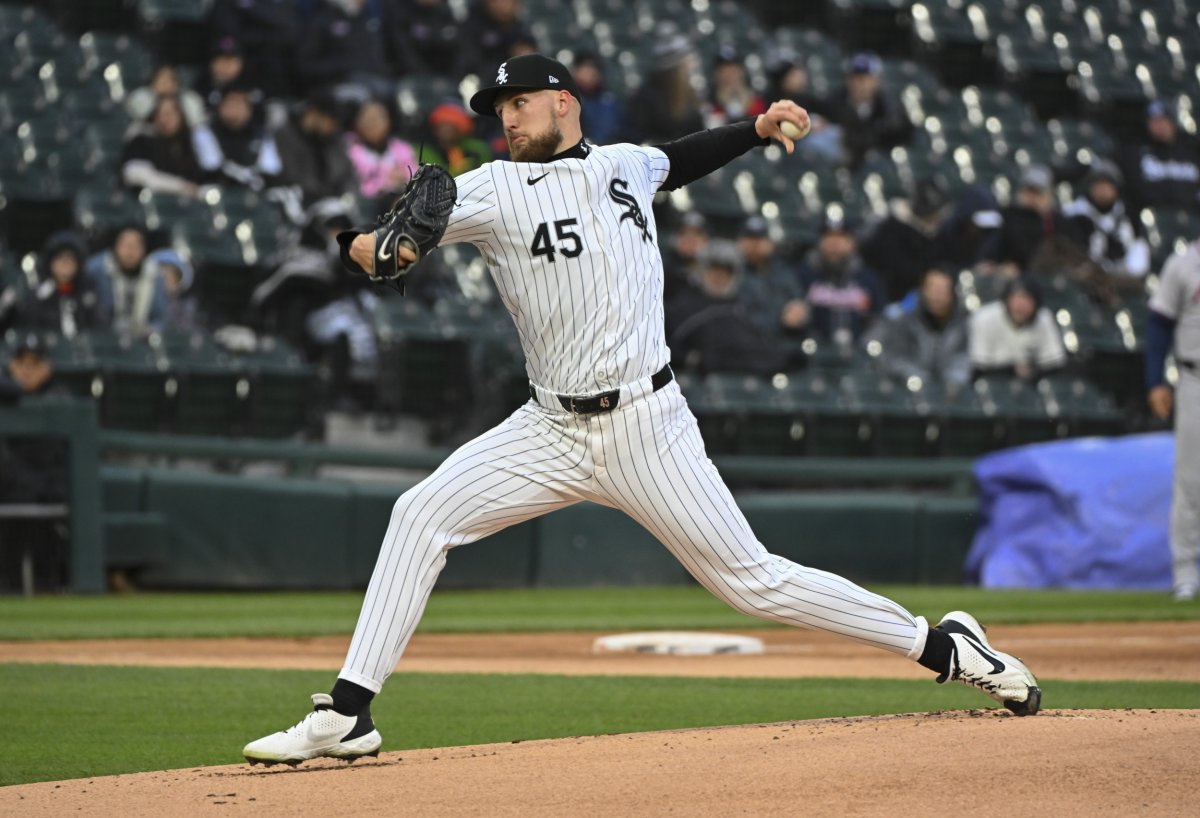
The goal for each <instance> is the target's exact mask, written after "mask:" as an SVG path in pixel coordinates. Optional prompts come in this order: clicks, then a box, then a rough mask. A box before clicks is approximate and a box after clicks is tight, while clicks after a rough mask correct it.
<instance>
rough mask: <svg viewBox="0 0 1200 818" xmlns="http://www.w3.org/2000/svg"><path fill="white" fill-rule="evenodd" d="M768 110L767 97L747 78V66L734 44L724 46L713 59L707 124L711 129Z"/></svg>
mask: <svg viewBox="0 0 1200 818" xmlns="http://www.w3.org/2000/svg"><path fill="white" fill-rule="evenodd" d="M766 110H767V104H766V103H765V102H763V98H762V97H761V96H759V95H758V94H756V93H755V92H754V89H753V88H751V87H750V82H749V80H747V79H746V66H745V65H743V64H742V58H741V57H740V56H739V55H738V53H737V51H736V50H734V48H733V47H732V46H722V47H721V48H720V49H719V50H718V51H717V56H716V59H715V60H714V61H713V72H712V82H711V84H710V90H709V99H708V106H707V116H706V119H707V120H708V122H707V123H706V124H707V125H708V126H709V127H710V128H713V127H716V126H718V125H724V124H726V123H727V122H732V121H734V120H737V119H743V118H745V117H749V116H758V115H759V114H761V113H764V112H765V111H766Z"/></svg>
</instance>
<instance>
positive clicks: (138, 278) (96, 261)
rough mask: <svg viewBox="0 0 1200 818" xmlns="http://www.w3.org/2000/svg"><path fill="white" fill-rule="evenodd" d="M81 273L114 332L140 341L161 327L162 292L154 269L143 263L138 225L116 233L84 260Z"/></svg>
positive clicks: (141, 231) (164, 301)
mask: <svg viewBox="0 0 1200 818" xmlns="http://www.w3.org/2000/svg"><path fill="white" fill-rule="evenodd" d="M84 273H85V274H86V276H87V279H88V281H89V284H90V285H91V286H92V287H93V288H94V289H95V291H96V298H97V304H98V307H99V310H100V312H101V313H102V314H103V315H106V316H108V320H109V322H110V323H111V325H112V326H113V328H114V329H116V330H117V331H118V332H120V333H122V334H127V335H131V336H133V337H138V338H140V337H143V336H145V335H148V334H150V332H151V331H152V330H155V329H159V328H160V327H161V324H162V322H163V320H164V318H165V317H166V309H167V296H166V290H165V289H164V287H163V283H162V280H161V279H160V277H159V275H158V270H156V269H155V268H154V267H153V266H152V265H150V264H148V263H147V262H146V231H145V230H144V229H143V228H142V227H141V226H139V225H135V224H130V225H126V226H124V227H122V228H120V229H119V230H117V231H116V233H115V234H114V235H113V239H112V243H111V244H110V245H109V247H108V248H106V249H105V250H102V251H100V252H99V253H96V254H95V255H94V256H92V257H91V258H90V259H88V262H87V265H86V266H85V267H84Z"/></svg>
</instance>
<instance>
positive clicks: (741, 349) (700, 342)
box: [665, 241, 787, 374]
mask: <svg viewBox="0 0 1200 818" xmlns="http://www.w3.org/2000/svg"><path fill="white" fill-rule="evenodd" d="M738 260H739V259H738V252H737V249H736V248H735V247H732V246H730V244H729V242H726V241H714V242H711V243H710V244H709V246H708V248H707V249H706V250H705V252H704V255H703V256H702V261H701V272H700V276H699V278H698V280H697V282H696V286H695V287H689V288H687V289H685V290H684V291H682V292H681V293H679V294H678V295H677V296H675V298H673V299H672V300H671V303H669V304H667V305H666V309H665V313H666V332H667V343H668V345H669V346H670V348H671V359H672V364H673V365H675V366H676V367H678V368H680V369H698V370H700V371H703V372H758V373H764V374H766V373H771V372H778V371H779V370H781V369H784V368H785V367H786V365H787V359H786V355H785V353H784V352H783V351H782V349H781V348H780V346H779V345H778V344H777V343H775V342H774V341H772V340H771V338H770V337H768V336H767V334H766V333H764V332H762V331H761V330H760V329H759V328H758V327H757V326H755V324H754V322H753V321H752V320H750V317H749V316H748V315H747V314H746V310H745V306H744V305H743V304H742V303H741V302H740V301H739V300H738V298H737V291H738V287H739V285H740V283H741V275H740V273H739V271H738Z"/></svg>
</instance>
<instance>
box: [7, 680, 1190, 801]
mask: <svg viewBox="0 0 1200 818" xmlns="http://www.w3.org/2000/svg"><path fill="white" fill-rule="evenodd" d="M331 681H332V675H331V674H330V673H326V672H313V671H282V670H276V671H264V670H226V669H194V668H134V667H105V666H69V665H15V664H14V665H0V690H4V691H5V696H4V697H3V698H2V699H0V714H2V719H3V723H4V726H5V733H6V735H5V740H4V741H3V742H0V785H10V784H20V783H28V782H33V781H48V780H59V779H65V778H85V777H89V776H97V775H112V774H116V773H126V772H138V771H145V770H162V769H171V768H177V767H192V766H200V765H207V764H231V763H238V762H241V761H242V758H241V755H240V751H241V748H242V746H243V745H244V744H245V743H246V742H247V741H250V740H252V739H255V738H258V737H259V736H261V735H264V734H266V733H270V732H273V731H275V730H279V729H282V728H284V727H286V726H290V725H291V724H292V723H294V722H295V721H297V720H298V719H299V718H300V717H302V716H303V714H304V713H305V712H306V710H307V709H308V706H309V705H308V699H307V694H309V693H311V692H313V691H320V690H326V689H328V686H329V684H330V682H331ZM1044 689H1045V691H1046V693H1045V704H1046V706H1048V707H1055V708H1121V707H1129V706H1131V705H1134V704H1136V706H1137V707H1149V708H1176V707H1196V706H1198V704H1200V683H1194V682H1192V683H1188V682H1066V681H1053V680H1049V681H1046V682H1044ZM987 704H990V702H989V701H988V700H987V699H986V698H985V697H984V696H983V695H982V694H980V693H978V692H977V691H974V690H970V689H967V688H965V687H961V686H958V685H948V686H945V687H939V686H938V685H935V684H933V683H932V682H931V681H906V680H885V679H692V678H686V679H684V678H665V677H656V678H649V677H636V678H634V677H609V676H604V677H597V676H572V677H566V676H543V675H512V676H507V675H505V676H489V675H467V674H415V673H413V674H410V673H405V674H398V675H396V676H394V677H393V678H392V680H391V682H390V684H389V685H388V689H387V692H386V694H385V695H383V696H381V697H380V698H379V699H378V700H377V701H376V703H375V705H374V706H373V709H374V713H375V718H376V721H377V723H378V724H379V727H380V732H382V733H383V736H384V745H383V749H384V750H385V751H391V750H404V749H412V748H418V747H445V746H453V745H462V744H482V743H488V742H499V741H516V740H524V739H536V738H553V737H563V736H581V735H599V734H605V733H624V732H633V731H642V730H662V729H669V728H686V727H704V726H712V725H722V724H754V723H762V722H775V721H792V720H800V719H812V718H823V717H831V716H850V715H867V714H881V713H906V712H919V711H929V710H946V709H957V708H962V709H969V708H976V707H983V706H985V705H987Z"/></svg>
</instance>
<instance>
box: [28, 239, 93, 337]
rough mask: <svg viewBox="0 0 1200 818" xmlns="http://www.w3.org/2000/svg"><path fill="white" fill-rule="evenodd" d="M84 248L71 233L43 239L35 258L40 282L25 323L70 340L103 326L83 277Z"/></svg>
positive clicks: (33, 293) (85, 251)
mask: <svg viewBox="0 0 1200 818" xmlns="http://www.w3.org/2000/svg"><path fill="white" fill-rule="evenodd" d="M86 253H87V249H86V247H85V246H84V243H83V239H82V238H80V237H79V235H78V234H76V233H75V232H73V231H70V230H61V231H59V232H57V233H53V234H51V236H50V238H48V239H47V240H46V245H45V247H44V248H43V249H42V253H41V256H40V257H39V259H38V273H39V278H40V281H39V283H38V286H37V289H35V290H34V291H33V292H32V293H31V294H30V304H29V308H28V311H27V314H28V316H29V323H30V324H31V325H32V326H33V327H34V328H36V329H40V330H47V331H50V332H55V333H59V334H61V335H63V336H64V337H66V338H74V337H75V336H76V335H78V334H79V333H80V332H83V331H85V330H89V329H94V328H96V327H102V326H107V325H108V323H109V316H108V315H106V314H105V313H104V312H103V311H102V310H101V309H100V303H99V298H98V297H97V295H96V290H95V287H94V286H92V284H91V282H90V281H89V280H88V278H87V276H85V275H84V274H83V264H84V259H85V258H86Z"/></svg>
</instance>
